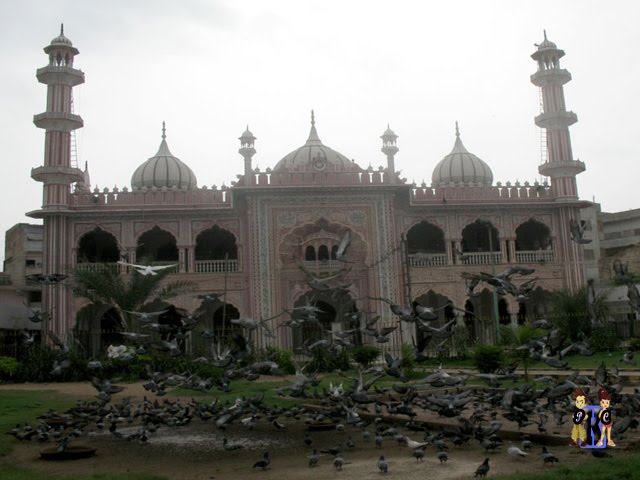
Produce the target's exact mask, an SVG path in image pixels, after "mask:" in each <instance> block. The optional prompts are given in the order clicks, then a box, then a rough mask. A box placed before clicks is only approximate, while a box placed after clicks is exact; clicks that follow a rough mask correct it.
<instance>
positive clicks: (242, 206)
mask: <svg viewBox="0 0 640 480" xmlns="http://www.w3.org/2000/svg"><path fill="white" fill-rule="evenodd" d="M44 50H45V53H46V54H47V58H48V62H47V65H46V66H44V67H42V68H40V69H38V71H37V78H38V80H39V81H40V82H41V83H43V84H45V85H47V88H48V93H47V104H46V110H45V111H44V113H41V114H38V115H36V116H35V117H34V123H35V124H36V126H37V127H39V128H42V129H43V130H44V131H45V139H46V142H45V152H44V162H43V165H42V166H40V167H37V168H34V169H33V170H32V177H33V179H34V180H36V181H39V182H42V184H43V190H44V195H43V198H44V202H43V205H42V208H41V209H39V210H37V211H33V212H30V213H29V214H28V215H29V216H31V217H33V218H40V219H42V220H43V223H44V227H43V228H44V237H43V257H42V258H43V271H44V272H45V273H69V272H72V271H73V269H75V268H85V269H99V268H106V267H105V266H104V264H105V263H107V264H112V267H113V268H117V264H116V262H117V261H118V260H120V259H125V260H126V261H128V262H130V263H142V262H150V263H153V262H166V263H170V264H176V265H177V267H175V272H174V273H172V275H171V278H173V279H185V280H190V281H193V282H195V284H196V285H197V287H196V289H195V290H196V292H193V294H190V295H185V296H183V297H180V298H178V299H176V300H175V305H176V306H177V307H181V308H185V309H187V310H190V311H191V310H193V309H194V308H196V307H197V305H198V303H199V300H198V299H196V298H195V293H206V292H212V291H217V292H221V291H223V290H224V291H226V296H225V300H226V302H227V306H226V308H225V309H224V312H225V313H224V315H226V318H223V314H222V310H220V311H218V312H216V313H215V314H213V316H212V318H209V319H205V320H204V321H203V325H205V326H210V327H211V328H218V327H219V326H220V325H222V324H226V322H228V321H229V318H232V317H233V316H234V315H235V316H243V317H252V318H256V319H259V318H271V317H274V316H277V315H278V314H279V313H281V312H283V311H284V310H290V309H292V308H293V307H295V306H300V305H305V304H313V305H316V306H317V307H318V308H320V309H321V310H322V312H323V314H322V315H321V319H320V324H322V327H321V326H319V325H316V326H312V327H309V328H308V329H306V330H305V329H304V328H301V329H290V328H280V329H278V330H277V331H278V338H277V339H276V340H275V343H276V344H277V345H279V346H282V347H286V348H291V347H294V346H296V345H300V344H301V343H302V342H303V341H304V340H305V339H309V338H312V337H314V336H315V337H317V336H318V335H322V328H324V329H325V330H327V329H328V330H331V329H333V330H336V329H340V328H343V327H344V328H346V327H347V326H348V323H347V324H345V323H344V318H345V314H352V313H353V312H356V311H357V312H366V313H369V314H373V313H374V312H376V313H378V314H380V315H381V316H382V319H381V321H380V323H381V324H390V323H393V324H395V323H396V318H395V317H393V316H392V314H391V313H390V311H389V309H388V308H387V306H386V305H385V304H384V303H381V302H380V301H378V300H374V299H372V298H371V297H383V298H386V299H390V300H392V301H394V302H397V303H399V304H408V303H410V302H420V303H423V304H425V305H431V306H434V307H444V306H445V305H446V304H447V302H449V301H451V302H453V303H454V304H455V305H458V306H461V307H462V306H465V305H466V307H467V308H468V309H470V310H473V311H474V312H475V313H476V314H477V318H476V319H473V318H467V319H466V320H465V321H466V322H467V323H466V324H467V326H468V329H469V333H470V335H471V337H477V338H480V339H483V340H486V341H490V340H491V334H492V333H491V332H493V331H494V330H495V320H494V319H495V317H496V313H498V314H499V317H500V321H502V322H503V323H509V322H512V321H517V318H518V314H520V318H522V317H523V316H524V315H533V314H536V313H538V314H539V313H541V312H540V311H539V310H536V308H538V309H539V308H540V305H542V302H540V301H539V300H540V299H541V298H542V297H543V296H544V291H551V290H556V289H561V288H568V289H572V290H575V289H577V288H579V287H581V286H582V285H584V283H585V265H584V259H583V249H582V246H581V245H579V244H577V243H575V242H573V241H572V240H571V238H570V234H569V228H568V225H569V221H570V220H571V219H578V218H580V209H581V208H583V207H585V206H587V205H589V203H588V202H584V201H581V200H579V198H578V190H577V186H576V176H577V174H579V173H580V172H582V171H583V170H584V168H585V166H584V164H583V163H582V162H580V161H578V160H576V159H574V158H573V154H572V149H571V140H570V135H569V126H570V125H572V124H573V123H575V122H576V121H577V117H576V115H575V114H574V113H573V112H571V111H567V110H566V107H565V102H564V93H563V88H564V85H565V84H566V83H567V82H569V80H570V79H571V75H570V74H569V72H567V71H566V70H564V69H562V68H561V67H560V58H561V57H562V56H563V55H564V52H563V51H562V50H561V49H559V48H558V47H557V46H556V45H555V44H554V43H552V42H550V41H549V40H547V39H546V35H545V39H544V41H543V42H542V43H541V44H540V45H539V46H538V47H537V49H536V51H535V52H534V53H533V54H532V55H531V56H532V58H533V59H534V60H535V63H536V67H537V68H536V71H535V73H534V74H533V75H532V76H531V81H532V83H533V84H534V85H536V86H537V87H539V88H540V89H541V94H542V99H543V105H544V106H543V111H542V112H541V114H540V115H538V116H537V117H536V118H535V122H536V124H537V125H538V126H540V127H541V128H544V129H545V130H546V139H547V149H548V155H547V159H546V162H545V163H544V164H543V165H541V166H540V167H539V172H540V173H541V174H543V175H546V176H547V177H549V184H547V183H546V182H545V183H544V184H539V183H537V182H534V183H528V182H524V183H522V184H521V183H519V182H514V183H510V182H507V183H506V184H500V183H495V184H494V182H493V173H492V170H491V168H490V166H489V163H488V162H485V161H483V160H481V159H480V158H479V157H478V156H476V155H475V154H473V153H471V152H470V151H469V150H468V149H467V148H466V147H465V145H464V144H463V142H462V134H461V133H460V131H459V128H458V126H457V125H456V129H455V135H453V132H452V143H453V148H452V150H451V152H450V153H448V154H446V155H445V156H444V158H442V159H441V160H440V161H439V162H437V161H434V168H433V175H432V183H431V184H430V185H426V184H422V185H412V184H408V183H406V181H405V179H402V178H400V177H399V175H398V173H397V172H396V162H398V159H396V154H397V153H398V151H399V144H398V143H397V139H398V135H396V134H395V133H394V132H393V131H392V130H391V129H389V128H387V130H386V131H384V133H383V134H382V136H381V139H382V145H381V147H382V152H383V154H384V159H383V162H384V165H382V166H380V167H379V168H378V169H374V168H371V167H369V168H362V167H361V166H360V165H358V164H357V163H355V162H354V161H352V160H349V157H348V156H346V155H343V154H342V153H339V152H337V151H335V150H333V149H332V148H330V147H329V146H327V145H326V144H325V143H324V142H323V141H322V140H321V139H320V135H319V133H318V128H317V126H316V121H315V117H314V114H313V112H312V114H311V125H310V131H309V136H308V138H307V139H306V141H304V142H303V144H302V146H300V147H299V148H296V149H294V150H293V151H291V152H290V153H288V154H286V155H284V156H283V157H282V159H280V160H277V159H274V161H273V162H272V167H270V168H267V169H266V170H264V171H261V170H259V169H257V168H254V167H253V165H252V157H253V155H254V154H255V153H256V147H257V143H256V137H255V136H254V135H253V133H252V132H251V131H249V129H248V128H247V130H246V131H245V132H244V133H243V134H242V135H241V136H240V138H239V140H240V149H239V153H240V155H241V156H242V161H243V165H244V169H243V171H242V174H240V175H239V176H238V181H237V182H234V183H233V184H232V185H231V186H230V187H225V186H223V187H216V186H201V185H198V183H197V179H196V174H195V173H194V172H193V171H192V170H191V169H190V168H189V167H188V165H187V164H186V163H185V162H184V161H182V160H180V159H179V158H178V157H176V156H175V155H174V154H173V153H172V152H171V151H170V149H169V143H168V139H167V132H166V129H165V126H164V124H163V128H162V135H161V138H160V146H159V148H158V151H157V153H156V154H155V155H153V156H152V157H150V158H149V159H148V160H146V161H144V162H142V163H141V164H140V166H138V167H137V168H136V169H135V170H134V171H133V175H132V177H131V187H130V188H127V187H125V188H123V189H121V190H119V189H116V188H114V189H104V190H99V189H95V190H93V191H91V190H90V187H89V186H90V181H89V178H88V170H87V168H86V167H85V170H84V171H82V170H80V169H79V168H78V167H77V166H76V165H73V164H72V163H71V155H70V144H71V132H73V131H74V130H75V129H78V128H81V127H82V126H83V120H82V118H81V117H80V116H79V115H77V114H74V113H72V110H71V106H72V95H73V93H72V90H73V87H74V86H76V85H79V84H81V83H83V82H84V74H83V72H82V71H80V70H78V69H77V68H76V66H75V61H76V55H77V54H78V53H79V52H78V50H77V49H76V48H75V47H74V46H73V44H72V42H71V41H70V40H69V39H68V38H67V37H66V36H64V34H63V32H61V33H60V35H59V36H57V37H56V38H54V39H53V40H52V41H51V43H50V44H49V45H47V46H46V47H45V49H44ZM285 134H286V132H283V135H285ZM299 140H303V139H299ZM294 141H295V140H294ZM294 144H295V143H294ZM436 160H437V159H436ZM523 167H526V166H523ZM530 167H531V173H532V174H535V169H534V168H535V166H534V165H531V166H530ZM346 232H349V234H350V235H351V244H350V245H349V248H348V251H347V258H348V261H349V263H347V264H345V263H343V262H341V261H339V259H337V258H336V250H337V248H338V245H339V243H340V241H341V239H342V238H343V237H344V236H345V234H346ZM460 253H463V254H464V255H463V256H462V255H461V254H460ZM513 264H519V265H526V266H530V267H534V268H535V269H536V273H535V276H537V277H538V281H537V285H538V289H537V290H536V292H535V293H534V294H533V295H532V299H531V300H530V302H529V303H527V302H525V303H522V304H519V303H518V302H517V301H516V300H515V299H514V298H511V297H504V298H501V299H499V302H497V303H498V305H497V308H498V312H495V307H494V302H493V301H492V298H491V297H492V295H491V293H490V291H489V290H487V289H484V290H483V291H482V292H481V293H480V295H479V296H477V297H473V298H468V297H467V295H466V289H465V284H464V281H463V280H462V278H461V273H462V272H481V271H491V270H492V269H495V270H496V271H500V270H502V269H504V268H506V267H507V266H508V265H513ZM300 265H302V266H303V268H304V269H305V270H307V271H308V272H310V273H311V274H313V275H314V276H317V277H325V276H328V275H333V274H335V273H336V272H340V271H341V272H342V273H341V276H340V279H339V282H340V284H341V285H343V286H344V290H343V292H342V296H341V298H340V299H339V301H338V300H336V299H335V298H331V297H330V296H328V295H326V294H324V293H323V292H322V291H319V290H314V289H312V288H310V287H309V285H308V281H309V276H308V275H307V274H306V273H304V272H303V270H302V269H301V268H300ZM345 265H346V268H345ZM534 304H536V305H538V306H537V307H535V308H534ZM43 305H44V309H45V310H47V311H49V312H51V315H52V321H51V322H50V328H52V329H53V330H54V331H55V332H57V333H59V334H63V333H65V332H67V331H69V330H71V329H72V328H77V329H80V330H100V329H101V328H103V327H104V325H105V324H106V323H105V318H92V317H91V316H90V314H89V313H88V312H89V310H88V309H86V308H84V307H85V306H86V301H85V300H84V299H82V298H76V297H74V296H73V295H72V294H71V292H70V289H67V288H62V287H60V286H55V285H48V286H45V287H44V290H43ZM444 311H445V313H444V316H445V317H448V318H451V317H453V316H454V313H453V311H452V309H451V308H450V307H448V308H446V309H444ZM105 315H106V314H105ZM284 317H285V316H280V317H277V318H276V319H274V320H273V321H272V322H275V323H274V324H273V325H272V326H273V327H276V326H278V325H279V324H281V323H282V322H284V320H285V318H284ZM351 318H357V316H353V317H351ZM107 323H108V322H107ZM416 336H418V337H419V334H418V333H416V332H415V331H414V327H413V326H412V325H409V324H403V328H402V329H399V330H397V331H396V332H395V333H394V334H393V335H392V337H393V338H392V342H391V344H390V345H392V346H393V347H396V348H397V347H399V345H400V344H401V343H402V342H408V341H409V339H410V338H412V337H416ZM257 341H258V344H259V345H265V344H266V342H267V339H265V338H264V337H263V336H261V335H259V336H258V339H257Z"/></svg>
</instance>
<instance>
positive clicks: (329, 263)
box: [302, 260, 347, 273]
mask: <svg viewBox="0 0 640 480" xmlns="http://www.w3.org/2000/svg"><path fill="white" fill-rule="evenodd" d="M302 263H303V265H304V267H305V268H306V269H307V270H309V271H311V272H315V273H322V272H336V271H338V270H340V269H343V268H345V266H346V265H347V264H345V263H344V262H339V261H338V260H305V261H304V262H302Z"/></svg>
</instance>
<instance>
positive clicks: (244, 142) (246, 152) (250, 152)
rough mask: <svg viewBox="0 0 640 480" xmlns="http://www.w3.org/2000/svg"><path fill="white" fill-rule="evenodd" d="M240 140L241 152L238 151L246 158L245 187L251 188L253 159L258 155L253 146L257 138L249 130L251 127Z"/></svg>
mask: <svg viewBox="0 0 640 480" xmlns="http://www.w3.org/2000/svg"><path fill="white" fill-rule="evenodd" d="M238 140H240V150H238V153H240V155H242V158H244V185H245V186H246V187H250V186H251V178H252V176H253V170H252V168H251V158H252V157H253V156H254V155H255V154H256V149H255V148H254V146H253V145H254V142H255V141H256V137H254V135H253V133H251V131H250V130H249V125H247V129H246V130H245V131H244V133H243V134H242V136H241V137H240V138H239V139H238Z"/></svg>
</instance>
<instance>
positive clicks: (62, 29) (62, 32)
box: [60, 23, 64, 36]
mask: <svg viewBox="0 0 640 480" xmlns="http://www.w3.org/2000/svg"><path fill="white" fill-rule="evenodd" d="M63 35H64V23H61V24H60V36H63Z"/></svg>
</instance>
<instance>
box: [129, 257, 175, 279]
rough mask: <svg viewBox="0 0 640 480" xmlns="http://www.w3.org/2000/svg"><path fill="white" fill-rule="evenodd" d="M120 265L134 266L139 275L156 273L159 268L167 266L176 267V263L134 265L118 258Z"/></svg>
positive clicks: (163, 268) (162, 268)
mask: <svg viewBox="0 0 640 480" xmlns="http://www.w3.org/2000/svg"><path fill="white" fill-rule="evenodd" d="M117 263H119V264H120V265H124V266H127V267H131V268H134V269H135V271H136V272H138V273H139V274H140V275H144V276H147V275H158V272H159V271H161V270H166V269H167V268H173V267H177V266H178V264H177V263H175V264H173V265H156V266H152V265H136V264H134V263H127V262H123V261H122V260H118V262H117Z"/></svg>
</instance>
